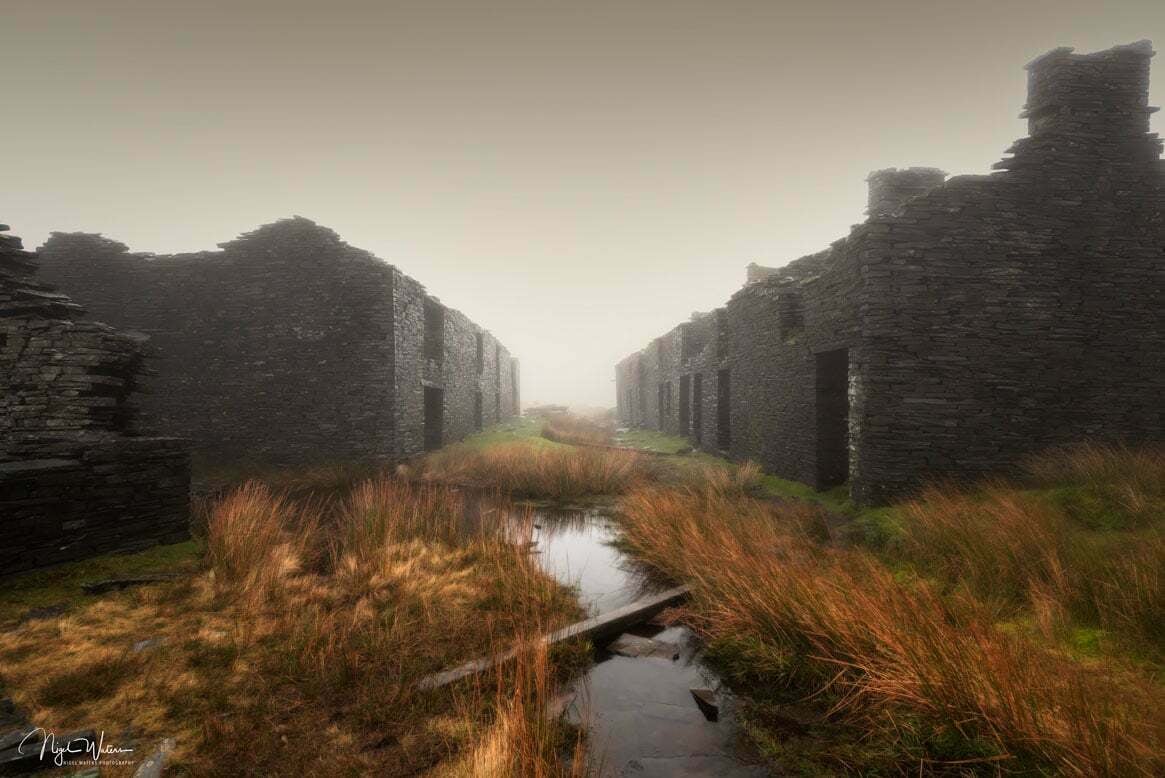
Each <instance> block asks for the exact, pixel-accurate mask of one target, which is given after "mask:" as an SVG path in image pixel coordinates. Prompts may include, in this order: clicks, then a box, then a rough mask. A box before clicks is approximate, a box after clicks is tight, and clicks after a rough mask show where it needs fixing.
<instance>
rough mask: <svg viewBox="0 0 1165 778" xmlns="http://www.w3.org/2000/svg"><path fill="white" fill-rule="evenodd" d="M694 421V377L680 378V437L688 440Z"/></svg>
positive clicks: (684, 376)
mask: <svg viewBox="0 0 1165 778" xmlns="http://www.w3.org/2000/svg"><path fill="white" fill-rule="evenodd" d="M691 419H692V377H691V376H690V375H682V376H680V437H682V438H686V437H687V436H688V432H689V431H690V430H691Z"/></svg>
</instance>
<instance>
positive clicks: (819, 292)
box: [616, 41, 1165, 503]
mask: <svg viewBox="0 0 1165 778" xmlns="http://www.w3.org/2000/svg"><path fill="white" fill-rule="evenodd" d="M1152 56H1153V50H1152V47H1151V45H1150V43H1149V42H1148V41H1141V42H1138V43H1134V44H1131V45H1127V46H1118V47H1115V48H1113V49H1110V50H1107V51H1102V52H1098V53H1095V54H1087V55H1080V54H1075V53H1073V52H1072V50H1071V49H1056V50H1054V51H1052V52H1049V53H1048V54H1045V55H1044V56H1042V57H1040V58H1038V59H1037V60H1035V61H1034V62H1032V63H1030V64H1029V65H1028V66H1027V70H1028V101H1027V105H1026V108H1025V111H1024V116H1026V118H1027V119H1028V127H1029V135H1028V137H1026V138H1023V139H1021V140H1020V141H1018V142H1016V143H1015V144H1014V145H1013V146H1012V147H1011V149H1010V150H1009V153H1010V156H1009V157H1008V158H1006V159H1004V160H1003V161H1002V162H999V163H998V164H997V165H996V166H995V167H996V169H997V170H998V171H999V172H997V173H995V174H992V175H986V176H956V177H953V178H946V176H945V174H944V173H943V172H942V171H938V170H935V169H933V168H908V169H905V170H894V169H890V170H882V171H877V172H875V173H873V174H871V175H870V177H869V179H868V183H869V187H870V192H869V208H868V210H867V215H868V218H867V220H866V221H865V222H864V223H862V224H860V225H857V226H856V227H854V228H853V229H852V231H851V232H850V234H849V235H848V236H846V237H844V238H842V239H841V240H838V241H837V242H835V243H834V244H833V245H832V246H830V247H829V248H827V249H825V250H824V251H821V252H818V253H816V254H812V255H809V256H807V257H803V258H801V259H799V260H796V261H795V262H792V263H790V264H788V265H785V266H784V267H781V268H765V267H761V266H759V265H755V264H753V265H750V266H749V268H748V283H746V285H745V286H744V287H743V288H742V289H741V290H740V291H739V292H737V293H736V294H735V295H733V297H732V298H731V299H730V300H729V301H728V302H727V304H726V305H725V306H724V307H722V308H718V309H716V310H715V311H713V312H711V313H709V314H705V315H700V316H697V317H695V318H693V319H692V320H691V321H688V322H685V323H683V324H681V325H679V326H678V327H676V328H675V329H673V330H672V331H670V332H669V333H667V334H665V335H663V336H661V337H659V338H656V339H655V340H654V341H653V342H652V343H651V344H650V345H649V346H647V347H646V348H644V349H643V350H641V351H639V352H636V353H635V354H632V355H630V356H628V357H627V358H625V359H623V360H622V361H620V362H619V364H618V365H617V366H616V384H617V398H618V411H619V418H620V421H621V423H623V424H625V425H633V426H641V427H647V428H652V429H659V430H663V431H665V432H668V433H672V434H679V435H685V436H687V437H689V438H691V440H692V442H693V444H694V445H696V446H699V447H702V448H706V449H710V450H714V451H722V452H725V453H726V454H728V455H730V456H731V457H733V458H735V459H738V460H745V459H752V460H755V461H757V462H758V463H760V464H761V465H762V466H763V467H764V469H765V470H767V471H769V472H772V473H776V474H777V475H780V476H783V477H786V478H791V479H796V480H800V481H804V482H806V483H809V484H812V485H814V486H815V487H817V488H820V489H824V488H830V487H833V486H837V485H840V484H843V483H848V487H849V490H850V493H851V495H852V496H853V497H854V498H855V499H857V500H859V501H861V502H866V503H879V502H885V501H887V500H890V499H893V498H895V497H897V496H901V495H903V494H905V493H908V492H910V491H912V490H914V489H916V488H917V487H918V486H919V485H920V484H922V483H925V482H927V481H931V480H936V479H956V480H970V479H977V478H982V477H985V476H990V475H995V474H1001V473H1007V472H1009V471H1010V470H1011V469H1012V468H1014V467H1015V466H1016V464H1017V463H1018V462H1019V461H1020V460H1022V458H1023V457H1025V456H1026V455H1029V454H1031V453H1033V452H1035V451H1038V450H1041V449H1044V448H1047V447H1051V446H1055V445H1060V444H1068V443H1073V442H1077V441H1082V440H1098V441H1115V442H1126V443H1141V442H1159V441H1161V440H1162V439H1165V420H1163V414H1165V411H1163V409H1165V403H1162V401H1161V398H1162V397H1165V337H1163V333H1162V321H1163V318H1162V310H1165V307H1163V302H1165V168H1163V165H1162V162H1161V160H1160V152H1161V141H1160V140H1159V139H1158V138H1157V136H1156V135H1154V134H1150V133H1149V115H1150V113H1151V112H1152V111H1154V110H1155V109H1153V108H1150V107H1149V105H1148V93H1149V89H1148V87H1149V60H1150V58H1151V57H1152Z"/></svg>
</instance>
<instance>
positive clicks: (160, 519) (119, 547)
mask: <svg viewBox="0 0 1165 778" xmlns="http://www.w3.org/2000/svg"><path fill="white" fill-rule="evenodd" d="M7 229H8V227H7V226H6V225H0V575H4V574H8V573H14V572H18V571H21V570H28V569H32V568H36V567H43V566H46V565H51V564H54V563H57V562H64V561H69V560H74V559H79V558H82V557H86V556H91V555H93V554H97V553H105V552H112V551H128V550H132V549H137V548H142V547H144V546H148V545H152V544H154V543H166V542H174V541H178V540H181V539H183V538H186V537H188V536H189V513H188V509H189V492H190V457H189V453H188V451H187V448H186V445H185V443H184V442H183V441H180V440H176V439H174V438H161V437H147V436H142V435H139V434H138V430H139V427H138V424H137V418H136V415H137V414H136V410H137V409H136V407H135V404H134V399H135V397H134V393H135V390H136V389H137V384H138V379H139V376H140V375H141V371H142V364H143V344H144V342H145V338H143V337H141V336H139V335H131V334H127V333H123V332H119V331H117V330H115V329H113V328H111V327H109V326H107V325H104V324H98V323H96V322H93V321H89V320H87V319H85V318H84V317H83V315H82V314H83V311H82V309H81V307H80V306H79V305H76V304H75V303H73V302H72V301H71V300H70V299H69V298H68V297H66V296H65V295H63V294H59V293H57V292H54V291H53V290H52V289H51V288H50V287H49V286H47V285H45V284H42V283H39V282H38V281H37V280H36V279H35V277H34V273H35V270H36V263H35V260H36V255H35V254H32V253H30V252H26V251H24V250H23V248H22V244H21V241H20V239H19V238H17V237H15V236H11V235H5V234H3V233H4V232H5V231H7Z"/></svg>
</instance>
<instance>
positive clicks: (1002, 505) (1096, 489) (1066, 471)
mask: <svg viewBox="0 0 1165 778" xmlns="http://www.w3.org/2000/svg"><path fill="white" fill-rule="evenodd" d="M1028 471H1029V473H1030V474H1031V476H1032V481H1033V484H1034V485H1036V486H1039V487H1042V488H1041V490H1039V491H1033V490H1026V491H1025V490H1020V489H1018V488H1016V487H1014V486H1010V485H1006V484H989V485H987V486H985V487H983V488H981V489H980V490H977V491H975V492H971V493H965V492H959V491H955V490H950V489H942V488H931V489H928V490H926V491H925V492H923V494H922V495H920V497H919V498H918V499H917V500H914V501H912V502H910V503H907V504H906V505H905V506H903V507H902V515H903V517H904V522H903V529H904V535H903V540H904V544H903V549H902V550H903V555H904V557H905V558H906V559H907V560H908V561H910V562H911V563H913V564H916V565H918V566H919V567H920V568H922V569H923V570H924V571H925V572H926V573H927V574H929V575H932V576H934V577H937V578H938V579H939V580H941V581H944V582H947V583H948V584H949V585H952V586H962V587H967V588H969V589H971V590H972V591H973V592H974V593H975V594H976V595H978V596H979V597H981V598H987V599H990V600H992V601H996V602H1002V603H1004V604H1007V605H1010V606H1015V607H1018V608H1020V609H1021V610H1028V611H1030V612H1032V613H1034V614H1035V615H1036V617H1037V621H1038V623H1039V625H1040V627H1041V629H1042V630H1043V631H1044V633H1045V636H1047V637H1055V636H1056V634H1057V633H1062V632H1063V631H1064V630H1065V629H1066V628H1067V627H1070V626H1071V625H1072V624H1074V623H1075V624H1083V625H1088V626H1099V627H1103V628H1104V629H1106V630H1108V631H1109V632H1110V633H1111V635H1112V636H1113V637H1114V638H1117V639H1122V640H1125V641H1126V642H1127V641H1133V642H1136V643H1139V644H1140V645H1141V647H1142V648H1144V649H1147V650H1149V651H1151V652H1155V653H1158V654H1162V653H1165V456H1162V455H1161V454H1160V452H1159V451H1152V450H1149V451H1128V450H1124V449H1118V448H1110V447H1100V446H1080V447H1074V448H1070V449H1063V450H1059V451H1053V452H1049V453H1047V454H1044V455H1041V456H1039V457H1035V458H1033V459H1032V460H1031V461H1030V462H1029V464H1028Z"/></svg>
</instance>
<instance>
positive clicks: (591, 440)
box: [542, 414, 615, 446]
mask: <svg viewBox="0 0 1165 778" xmlns="http://www.w3.org/2000/svg"><path fill="white" fill-rule="evenodd" d="M542 437H544V438H546V439H547V440H553V441H556V442H558V443H571V444H575V445H584V446H612V445H614V443H615V428H614V426H613V425H604V424H600V423H598V422H596V421H592V420H591V419H585V418H583V417H581V416H574V415H572V414H554V415H552V416H550V417H548V418H547V419H546V421H545V422H543V424H542Z"/></svg>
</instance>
